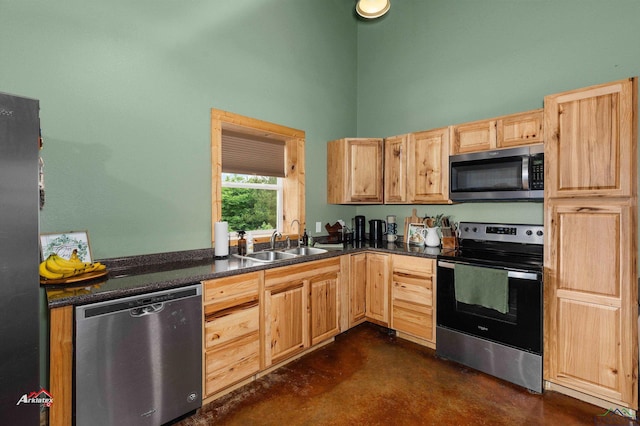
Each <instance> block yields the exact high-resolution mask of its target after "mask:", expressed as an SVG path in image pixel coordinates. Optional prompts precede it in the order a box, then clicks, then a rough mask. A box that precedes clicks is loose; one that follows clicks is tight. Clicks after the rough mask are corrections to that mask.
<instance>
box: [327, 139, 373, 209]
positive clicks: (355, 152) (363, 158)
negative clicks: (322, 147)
mask: <svg viewBox="0 0 640 426" xmlns="http://www.w3.org/2000/svg"><path fill="white" fill-rule="evenodd" d="M382 153H383V149H382V139H372V138H346V139H338V140H335V141H331V142H329V143H328V144H327V202H328V203H329V204H382V200H383V195H382V191H383V186H382V179H383V171H382V161H383V159H382Z"/></svg>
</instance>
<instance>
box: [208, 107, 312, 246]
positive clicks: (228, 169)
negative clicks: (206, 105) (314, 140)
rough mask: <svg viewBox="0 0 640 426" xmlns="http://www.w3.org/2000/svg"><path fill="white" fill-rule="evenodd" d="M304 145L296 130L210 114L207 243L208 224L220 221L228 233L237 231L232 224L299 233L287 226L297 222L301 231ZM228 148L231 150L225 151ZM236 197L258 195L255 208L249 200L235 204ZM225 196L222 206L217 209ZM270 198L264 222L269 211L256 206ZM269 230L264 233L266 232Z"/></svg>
mask: <svg viewBox="0 0 640 426" xmlns="http://www.w3.org/2000/svg"><path fill="white" fill-rule="evenodd" d="M233 141H235V143H233ZM225 142H232V143H228V144H227V143H225ZM304 143H305V133H304V132H303V131H301V130H296V129H292V128H289V127H285V126H281V125H278V124H274V123H269V122H266V121H261V120H257V119H254V118H249V117H244V116H241V115H238V114H234V113H230V112H227V111H222V110H217V109H212V110H211V194H212V197H211V198H212V201H211V230H212V237H211V238H212V241H213V238H215V235H213V229H214V226H213V225H214V223H215V222H217V221H220V220H226V221H227V222H229V227H230V230H231V231H235V230H237V229H234V226H246V227H248V224H256V223H260V226H259V227H264V228H266V227H267V226H275V229H277V230H278V231H280V232H282V233H283V234H289V235H296V234H297V233H298V232H301V230H299V229H298V225H297V224H295V226H292V222H293V221H294V220H295V219H298V220H299V221H300V223H301V224H302V225H301V228H303V227H304V226H305V194H304ZM229 147H232V148H234V149H231V150H227V148H229ZM256 191H258V192H257V193H256ZM223 193H224V194H223ZM242 193H244V195H246V194H251V197H254V198H259V197H263V199H261V200H260V201H259V203H261V204H259V207H258V208H256V207H255V206H256V204H255V202H253V201H252V202H253V204H242V203H240V199H239V198H242V197H240V195H242ZM260 193H262V195H258V194H260ZM230 194H231V196H230V197H229V200H227V203H226V204H227V205H223V204H225V199H226V198H227V196H229V195H230ZM269 194H271V195H269ZM273 194H275V201H276V208H275V216H276V218H275V221H271V219H269V220H266V219H265V218H266V217H269V215H270V214H271V213H266V212H264V211H263V210H269V212H270V211H271V207H269V208H266V207H265V208H263V207H262V206H267V205H269V206H270V205H271V204H269V203H270V202H269V201H267V200H268V199H269V197H274V195H273ZM234 197H236V198H235V199H234ZM272 201H273V200H272ZM233 203H236V204H233ZM251 206H253V207H251ZM231 210H233V211H231ZM231 218H233V222H234V223H233V224H232V220H231ZM263 222H264V224H263ZM239 229H242V228H239ZM273 229H274V228H269V229H264V231H266V233H268V234H270V233H271V231H272V230H273ZM245 230H250V229H245Z"/></svg>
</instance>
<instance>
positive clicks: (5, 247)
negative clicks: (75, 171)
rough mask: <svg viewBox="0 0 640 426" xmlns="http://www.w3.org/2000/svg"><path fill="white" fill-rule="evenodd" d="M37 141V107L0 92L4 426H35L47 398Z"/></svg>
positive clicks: (0, 387)
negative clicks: (43, 380)
mask: <svg viewBox="0 0 640 426" xmlns="http://www.w3.org/2000/svg"><path fill="white" fill-rule="evenodd" d="M39 136H40V119H39V102H38V101H37V100H34V99H26V98H22V97H19V96H12V95H8V94H4V93H0V424H2V425H38V423H39V417H40V404H38V403H37V402H35V400H36V399H37V398H38V397H42V396H45V397H46V394H45V395H41V394H42V393H43V392H44V390H43V389H41V387H40V355H39V327H40V326H39V319H40V316H39V306H40V304H39V297H40V290H39V286H40V283H39V273H38V264H39V261H40V249H39V223H38V221H39V204H40V201H39V200H40V195H39V194H40V191H39V187H38V181H39V180H38V173H39V149H40V140H39ZM30 398H31V399H30ZM30 401H31V402H30ZM54 401H55V396H54Z"/></svg>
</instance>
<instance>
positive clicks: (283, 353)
mask: <svg viewBox="0 0 640 426" xmlns="http://www.w3.org/2000/svg"><path fill="white" fill-rule="evenodd" d="M308 288H309V287H308V284H307V283H305V282H304V281H303V280H293V281H289V282H286V283H284V284H281V285H277V286H276V285H271V286H269V287H268V288H265V292H264V314H265V320H264V325H265V330H264V332H265V345H266V347H265V366H266V367H268V366H271V365H273V364H277V363H278V362H280V361H282V360H283V359H285V358H288V357H289V356H291V355H294V354H296V353H297V352H300V351H301V350H302V349H304V348H306V347H308V346H309V313H308V303H309V297H308Z"/></svg>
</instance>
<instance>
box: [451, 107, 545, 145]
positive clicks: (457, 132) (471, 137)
mask: <svg viewBox="0 0 640 426" xmlns="http://www.w3.org/2000/svg"><path fill="white" fill-rule="evenodd" d="M543 117H544V116H543V110H542V109H538V110H534V111H528V112H521V113H518V114H510V115H505V116H502V117H498V118H492V119H488V120H479V121H473V122H470V123H464V124H458V125H456V126H452V127H453V134H452V137H451V155H455V154H464V153H467V152H478V151H487V150H491V149H499V148H510V147H514V146H521V145H532V144H536V143H541V142H543V141H544V120H543Z"/></svg>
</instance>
